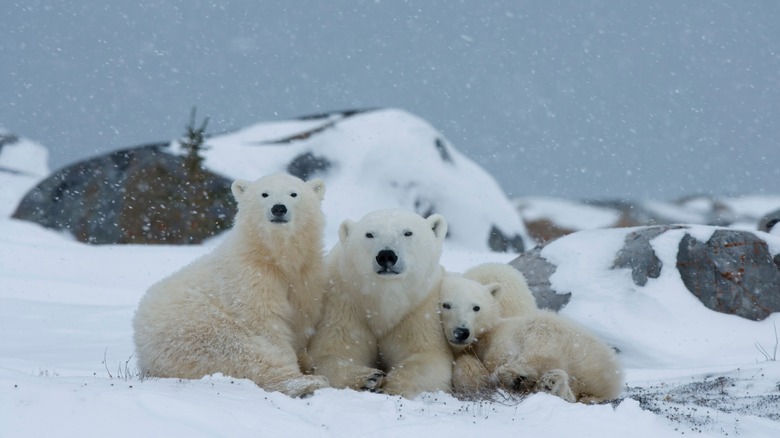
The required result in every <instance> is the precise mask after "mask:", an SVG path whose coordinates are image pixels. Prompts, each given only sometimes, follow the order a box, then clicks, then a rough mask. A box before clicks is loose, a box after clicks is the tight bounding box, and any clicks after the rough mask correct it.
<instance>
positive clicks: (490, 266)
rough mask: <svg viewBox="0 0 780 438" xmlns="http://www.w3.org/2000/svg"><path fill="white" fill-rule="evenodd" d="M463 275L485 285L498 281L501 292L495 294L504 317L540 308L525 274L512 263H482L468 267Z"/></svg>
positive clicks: (523, 313) (501, 314) (500, 312)
mask: <svg viewBox="0 0 780 438" xmlns="http://www.w3.org/2000/svg"><path fill="white" fill-rule="evenodd" d="M463 277H464V278H468V279H471V280H474V281H476V282H478V283H481V284H484V285H487V284H490V283H498V285H500V286H501V293H500V294H494V296H495V297H496V299H498V306H499V315H500V316H501V317H502V318H509V317H512V316H520V315H525V314H527V313H529V312H532V311H535V310H537V309H538V307H537V306H536V298H534V295H533V294H532V293H531V289H529V288H528V283H527V282H526V280H525V276H523V274H522V273H521V272H520V271H518V270H517V269H515V268H513V267H512V266H510V265H507V264H505V263H482V264H480V265H477V266H474V267H473V268H470V269H468V270H467V271H466V272H464V273H463Z"/></svg>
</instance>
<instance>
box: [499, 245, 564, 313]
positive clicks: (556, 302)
mask: <svg viewBox="0 0 780 438" xmlns="http://www.w3.org/2000/svg"><path fill="white" fill-rule="evenodd" d="M541 252H542V248H541V247H538V246H537V247H536V248H534V249H532V250H530V251H528V252H526V253H523V254H520V255H519V256H518V257H517V258H516V259H514V260H512V261H511V262H509V264H510V265H512V267H514V268H515V269H517V270H518V271H520V272H522V273H523V276H525V280H526V282H527V283H528V288H529V289H531V293H533V295H534V298H536V305H537V306H539V308H540V309H549V310H553V311H556V312H557V311H559V310H561V308H563V306H565V305H566V304H567V303H568V302H569V300H570V299H571V292H564V293H560V292H558V291H555V290H554V289H553V288H552V285H551V284H550V276H552V274H554V273H555V265H553V264H552V263H550V262H548V261H547V260H545V259H544V258H543V257H542V256H541Z"/></svg>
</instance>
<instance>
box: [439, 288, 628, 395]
mask: <svg viewBox="0 0 780 438" xmlns="http://www.w3.org/2000/svg"><path fill="white" fill-rule="evenodd" d="M494 279H495V278H494ZM513 281H515V280H512V279H511V278H509V279H507V280H504V282H503V283H504V284H507V283H510V282H513ZM503 289H504V286H503V285H502V283H499V282H495V283H490V284H487V285H483V284H481V283H478V282H476V281H474V280H471V279H468V278H464V277H458V276H448V277H446V278H445V280H444V283H443V285H442V292H441V308H442V311H441V322H442V326H443V328H444V332H445V336H446V337H447V340H448V341H449V343H450V345H451V346H452V348H453V349H455V350H456V351H458V352H463V351H464V350H468V349H473V352H474V354H473V355H470V354H460V355H459V356H458V358H457V360H456V361H455V365H454V371H453V386H454V388H455V391H456V392H458V393H460V394H463V395H467V396H469V395H477V394H480V393H483V392H485V391H488V390H490V389H491V388H493V387H495V386H496V385H498V386H500V387H503V388H505V389H507V390H514V391H523V392H527V391H533V392H540V391H541V392H548V393H550V394H554V395H557V396H559V397H561V398H563V399H565V400H567V401H570V402H574V401H581V402H583V403H596V402H601V401H605V400H612V399H614V398H616V397H617V396H618V395H620V392H621V390H622V387H623V371H622V368H621V366H620V364H619V362H618V359H617V356H616V355H615V353H614V351H613V350H612V349H611V348H610V347H609V346H607V345H606V344H604V343H603V342H601V341H600V340H599V339H597V338H596V337H595V336H593V335H591V334H589V333H588V331H587V330H586V329H585V328H584V327H582V326H580V325H579V324H576V323H575V322H574V321H571V320H569V319H568V318H565V317H563V316H561V315H558V314H555V313H553V312H549V311H544V310H538V309H530V311H527V312H525V313H521V314H519V316H513V317H510V318H502V317H501V309H500V304H499V301H498V297H500V295H501V294H502V293H503ZM464 330H467V331H469V332H470V333H473V334H475V336H474V337H471V338H464V337H463V335H462V333H463V331H464Z"/></svg>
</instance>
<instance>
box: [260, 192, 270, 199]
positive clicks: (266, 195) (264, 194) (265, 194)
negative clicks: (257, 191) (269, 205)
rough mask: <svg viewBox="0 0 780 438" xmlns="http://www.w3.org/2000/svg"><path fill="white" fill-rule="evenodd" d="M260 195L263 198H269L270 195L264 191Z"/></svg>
mask: <svg viewBox="0 0 780 438" xmlns="http://www.w3.org/2000/svg"><path fill="white" fill-rule="evenodd" d="M260 196H262V197H263V198H267V197H268V193H265V192H263V194H262V195H260Z"/></svg>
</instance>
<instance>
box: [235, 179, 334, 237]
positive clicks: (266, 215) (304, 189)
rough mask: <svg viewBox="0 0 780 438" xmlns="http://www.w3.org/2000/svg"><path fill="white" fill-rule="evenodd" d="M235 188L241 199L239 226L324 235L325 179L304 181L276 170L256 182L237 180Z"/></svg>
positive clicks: (263, 232)
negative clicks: (323, 200) (323, 205)
mask: <svg viewBox="0 0 780 438" xmlns="http://www.w3.org/2000/svg"><path fill="white" fill-rule="evenodd" d="M231 190H232V191H233V196H234V197H235V198H236V201H237V202H238V214H236V225H237V226H250V227H251V228H253V229H254V230H255V231H256V232H258V233H260V234H261V235H268V234H271V235H287V234H290V233H296V234H297V233H299V232H301V231H305V230H310V231H312V232H314V233H316V234H319V235H321V234H322V228H323V226H324V222H325V220H324V215H323V213H322V206H321V204H322V199H323V197H324V196H325V183H323V182H322V180H319V179H314V180H312V181H309V182H304V181H302V180H300V179H299V178H296V177H294V176H292V175H288V174H286V173H274V174H271V175H266V176H264V177H262V178H260V179H258V180H256V181H247V180H243V179H239V180H236V181H235V182H234V183H233V185H232V186H231ZM284 230H286V231H287V232H285V231H284ZM292 230H294V231H292Z"/></svg>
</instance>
